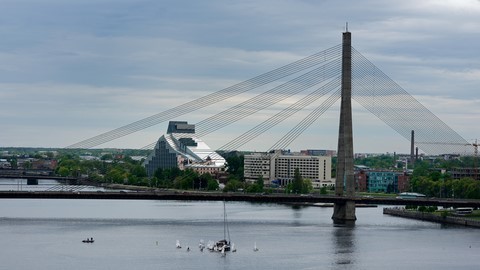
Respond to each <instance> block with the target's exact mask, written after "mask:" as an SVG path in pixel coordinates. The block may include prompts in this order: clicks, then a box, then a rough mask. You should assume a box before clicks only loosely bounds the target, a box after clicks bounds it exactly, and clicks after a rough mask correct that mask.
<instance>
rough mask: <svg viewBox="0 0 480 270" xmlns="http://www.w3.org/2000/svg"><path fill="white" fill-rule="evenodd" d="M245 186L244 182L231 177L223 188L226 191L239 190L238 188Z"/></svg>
mask: <svg viewBox="0 0 480 270" xmlns="http://www.w3.org/2000/svg"><path fill="white" fill-rule="evenodd" d="M240 188H243V183H242V182H240V181H238V180H236V179H231V180H229V181H228V183H227V184H226V185H225V188H223V191H224V192H228V191H237V190H238V189H240Z"/></svg>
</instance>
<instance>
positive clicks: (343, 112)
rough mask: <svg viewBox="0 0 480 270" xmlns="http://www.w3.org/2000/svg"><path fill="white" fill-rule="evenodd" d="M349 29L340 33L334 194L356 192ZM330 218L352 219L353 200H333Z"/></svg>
mask: <svg viewBox="0 0 480 270" xmlns="http://www.w3.org/2000/svg"><path fill="white" fill-rule="evenodd" d="M351 39H352V38H351V33H350V32H348V28H347V29H346V32H345V33H343V43H342V44H343V49H342V96H341V105H340V125H339V131H338V151H337V176H336V180H335V195H336V196H343V195H344V194H343V193H344V191H345V192H346V195H347V196H348V197H353V196H355V179H354V173H353V128H352V42H351ZM332 219H333V221H334V223H342V224H343V223H354V222H355V220H356V219H357V218H356V216H355V202H354V201H348V200H347V201H346V202H345V203H335V206H334V210H333V216H332Z"/></svg>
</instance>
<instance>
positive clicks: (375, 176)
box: [368, 171, 400, 193]
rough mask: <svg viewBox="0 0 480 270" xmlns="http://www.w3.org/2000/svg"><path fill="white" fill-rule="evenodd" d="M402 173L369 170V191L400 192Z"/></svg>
mask: <svg viewBox="0 0 480 270" xmlns="http://www.w3.org/2000/svg"><path fill="white" fill-rule="evenodd" d="M399 175H400V173H398V172H393V171H369V172H368V191H369V192H391V193H398V176H399Z"/></svg>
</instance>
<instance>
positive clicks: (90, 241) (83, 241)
mask: <svg viewBox="0 0 480 270" xmlns="http://www.w3.org/2000/svg"><path fill="white" fill-rule="evenodd" d="M93 242H95V240H93V237H92V238H87V239H84V240H82V243H93Z"/></svg>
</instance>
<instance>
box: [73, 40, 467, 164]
mask: <svg viewBox="0 0 480 270" xmlns="http://www.w3.org/2000/svg"><path fill="white" fill-rule="evenodd" d="M351 51H352V53H351V55H352V64H351V73H352V75H351V81H352V99H353V100H355V101H356V102H358V103H359V104H360V105H362V106H363V107H364V108H365V109H366V110H368V111H369V112H371V113H372V114H373V115H375V116H376V117H377V118H378V119H380V120H381V121H383V122H384V123H385V124H386V125H388V126H390V127H391V128H392V129H393V130H395V131H396V132H397V133H398V134H399V135H401V136H402V137H404V138H405V139H406V140H410V134H411V131H412V130H414V131H415V141H417V143H416V145H417V147H418V148H419V149H421V150H422V151H423V152H425V153H427V154H432V155H434V154H447V153H448V154H451V153H455V154H470V153H473V147H470V148H467V147H466V145H470V143H469V142H468V141H467V140H465V139H464V138H462V136H460V135H459V134H458V133H457V132H455V131H454V130H453V129H452V128H450V127H449V126H448V125H447V124H445V123H444V122H443V121H442V120H441V119H439V118H438V117H437V116H436V115H435V114H433V113H432V112H431V111H430V110H429V109H428V108H426V107H425V106H423V105H422V104H421V103H420V102H418V101H417V100H416V99H415V98H414V97H413V96H411V95H410V94H409V93H408V92H407V91H406V90H405V89H403V88H402V87H401V86H400V85H398V84H397V83H396V82H395V81H393V80H392V79H391V78H390V77H389V76H388V75H386V74H385V73H384V72H382V70H380V69H379V68H378V67H377V66H375V65H374V64H373V63H372V62H371V61H369V60H368V59H367V58H366V57H365V56H363V55H362V54H361V53H360V52H359V51H358V50H356V49H355V48H353V47H352V48H351ZM341 63H342V44H339V45H336V46H333V47H331V48H328V49H326V50H323V51H321V52H318V53H315V54H313V55H310V56H308V57H305V58H303V59H300V60H297V61H295V62H292V63H290V64H287V65H285V66H282V67H279V68H277V69H274V70H271V71H269V72H266V73H264V74H261V75H258V76H256V77H253V78H251V79H248V80H245V81H243V82H240V83H237V84H235V85H232V86H230V87H227V88H225V89H222V90H220V91H217V92H213V93H211V94H208V95H206V96H203V97H200V98H197V99H195V100H192V101H189V102H187V103H184V104H181V105H179V106H176V107H173V108H170V109H168V110H165V111H162V112H159V113H157V114H155V115H152V116H150V117H147V118H144V119H141V120H138V121H135V122H133V123H130V124H127V125H125V126H122V127H119V128H116V129H114V130H111V131H108V132H105V133H102V134H99V135H97V136H94V137H92V138H89V139H86V140H83V141H80V142H77V143H75V144H72V145H69V146H67V148H93V147H97V146H100V145H102V144H104V143H107V142H110V141H113V140H116V139H118V138H120V137H123V136H127V135H130V134H132V133H135V132H138V131H141V130H143V129H146V128H149V127H152V126H154V125H158V124H160V123H163V122H166V121H169V120H172V119H175V118H178V117H180V116H184V115H188V114H189V113H193V112H195V111H197V110H200V109H202V108H205V107H208V106H212V105H214V104H217V103H219V102H222V101H225V100H227V99H231V98H232V97H235V96H238V95H240V94H242V93H246V92H249V91H252V90H254V89H266V90H265V91H264V92H261V93H259V94H258V95H256V96H254V97H252V98H250V99H247V100H245V101H243V102H241V103H238V104H235V105H234V106H232V107H230V108H227V109H226V110H223V111H220V112H217V113H216V114H215V115H213V116H210V117H208V118H206V119H204V120H202V121H200V122H198V123H196V124H195V125H196V136H198V137H202V136H205V135H207V134H210V133H213V132H221V131H220V130H221V129H222V128H224V127H226V126H228V125H230V124H233V123H235V122H237V121H239V120H241V119H244V118H248V117H249V116H252V115H254V114H256V113H258V112H260V111H264V110H265V109H267V108H271V107H272V106H273V105H275V106H276V107H279V106H280V104H283V102H282V101H285V100H286V99H288V98H291V97H298V96H302V97H301V98H297V99H298V101H297V102H295V103H293V104H291V105H288V106H286V107H285V108H283V109H281V110H280V111H278V112H276V113H274V114H273V115H271V116H270V117H269V118H268V119H267V120H265V121H263V122H261V123H255V122H254V121H249V123H250V124H251V127H250V129H248V130H246V131H244V133H242V134H241V135H239V136H237V137H236V138H232V139H231V140H230V141H229V142H228V143H226V144H225V145H223V146H221V147H219V149H218V150H225V151H228V150H237V149H239V148H240V147H241V146H243V145H245V144H246V143H248V142H249V141H251V140H254V139H255V138H256V137H258V136H259V135H261V134H263V133H267V132H268V131H269V130H270V129H271V128H272V127H274V126H276V125H278V124H279V123H281V122H282V121H285V120H286V119H288V118H289V117H292V116H293V115H294V114H296V113H298V112H299V111H302V110H305V108H306V107H307V106H312V105H313V106H316V107H315V108H314V109H313V110H311V111H310V113H309V114H308V115H307V116H306V117H305V118H303V119H302V120H301V121H299V122H298V123H297V124H296V125H295V126H293V127H291V128H290V130H289V131H288V132H286V133H285V134H284V135H283V136H282V137H281V138H280V140H278V141H276V142H272V145H271V146H270V148H269V149H265V150H272V149H286V148H288V146H289V145H290V144H291V143H292V142H293V141H294V140H295V139H297V138H298V137H299V136H300V135H301V134H302V133H303V132H304V131H305V130H306V129H307V128H308V127H309V126H311V125H312V124H313V123H314V122H315V121H316V120H317V119H318V118H319V117H321V116H322V115H323V114H324V113H325V112H326V111H327V110H328V109H329V108H330V107H331V106H332V105H333V104H334V103H335V102H336V101H337V100H339V99H340V97H341V94H340V85H341V72H342V67H341ZM284 80H287V81H285V82H283V81H284ZM279 81H280V82H282V83H280V84H279V85H274V84H275V83H276V82H277V84H278V82H279ZM269 86H271V87H269ZM322 100H323V101H322ZM319 101H322V102H319ZM317 103H319V104H317ZM250 118H251V117H250ZM250 118H248V119H250ZM154 145H155V143H152V144H150V145H147V146H145V147H144V149H151V148H153V147H154Z"/></svg>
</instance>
